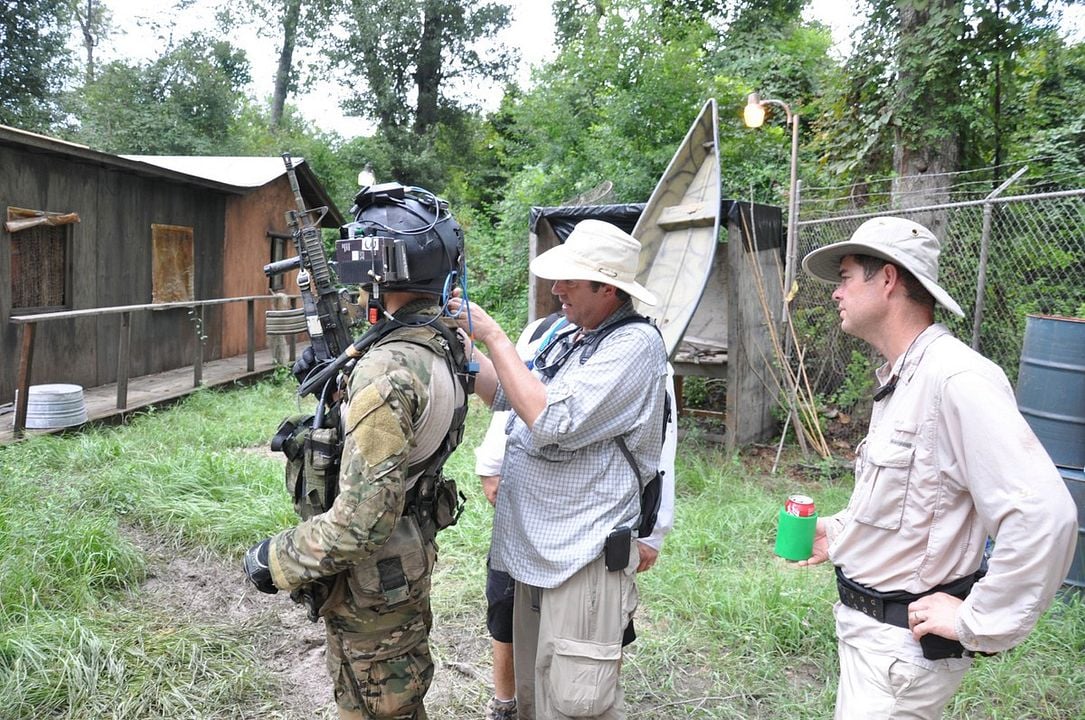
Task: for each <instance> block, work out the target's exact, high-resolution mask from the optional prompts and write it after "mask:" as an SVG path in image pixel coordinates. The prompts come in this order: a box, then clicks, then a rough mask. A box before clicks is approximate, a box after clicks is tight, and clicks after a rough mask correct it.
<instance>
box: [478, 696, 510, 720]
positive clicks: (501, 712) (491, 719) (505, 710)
mask: <svg viewBox="0 0 1085 720" xmlns="http://www.w3.org/2000/svg"><path fill="white" fill-rule="evenodd" d="M485 719H486V720H516V698H513V699H512V700H498V699H497V698H496V697H491V698H490V702H488V703H486V716H485Z"/></svg>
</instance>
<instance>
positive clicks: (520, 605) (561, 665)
mask: <svg viewBox="0 0 1085 720" xmlns="http://www.w3.org/2000/svg"><path fill="white" fill-rule="evenodd" d="M629 555H630V560H629V565H628V567H626V569H625V570H623V571H615V572H611V571H608V570H607V569H606V565H605V563H604V560H603V557H602V556H600V557H598V558H597V559H595V560H593V561H592V562H590V563H588V564H587V565H586V566H584V567H583V568H581V569H580V570H578V571H577V572H576V574H574V575H573V576H572V577H571V578H569V579H568V580H566V581H565V582H564V583H562V584H561V585H559V586H558V587H556V588H553V589H543V590H539V589H536V588H532V587H531V586H528V585H524V584H523V583H519V582H518V583H516V599H515V603H514V606H513V639H512V646H513V655H514V662H515V666H516V702H517V708H518V716H519V719H520V720H535V718H538V720H565V718H598V719H599V720H623V719H624V718H625V700H624V696H623V694H622V688H621V684H620V682H619V673H620V670H621V663H622V635H623V633H624V631H625V628H626V626H627V625H628V624H629V621H630V619H631V618H632V617H633V612H634V611H635V610H636V608H637V584H636V579H635V577H636V569H637V565H638V563H639V562H640V560H639V556H638V552H637V543H636V540H633V541H632V546H631V548H630V553H629ZM533 595H534V597H535V598H536V599H537V600H538V605H539V608H538V611H536V610H534V609H533V608H532V603H533Z"/></svg>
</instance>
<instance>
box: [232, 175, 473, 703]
mask: <svg viewBox="0 0 1085 720" xmlns="http://www.w3.org/2000/svg"><path fill="white" fill-rule="evenodd" d="M397 187H398V186H397ZM428 197H430V198H432V196H428ZM386 200H387V202H384V203H381V202H375V203H374V204H372V205H370V206H369V207H368V208H363V209H362V210H360V211H359V213H358V216H357V217H358V220H357V222H356V223H355V224H354V227H353V232H354V233H359V234H360V233H361V232H365V233H367V234H371V235H373V236H374V237H375V238H377V237H378V236H379V241H380V242H385V241H386V242H387V243H388V244H389V246H390V247H391V246H392V245H393V243H395V244H397V245H403V246H404V247H405V248H406V252H405V253H404V254H399V253H392V252H384V253H380V252H375V253H373V255H374V256H383V258H384V259H383V260H381V259H379V258H375V257H369V258H367V260H366V261H367V262H369V263H371V264H372V265H373V267H371V270H373V272H372V276H375V277H378V278H388V277H393V278H394V277H397V276H398V277H403V276H409V278H410V280H409V281H401V282H394V281H392V282H386V283H380V284H378V285H376V286H374V284H373V283H372V282H370V283H368V284H366V285H364V286H363V287H365V289H367V291H368V292H369V293H370V298H371V302H370V308H371V309H374V308H376V309H377V310H378V312H379V313H381V314H382V315H383V317H384V319H383V320H382V321H381V322H380V323H377V324H376V325H375V326H374V328H372V329H371V330H370V331H369V332H368V333H367V335H369V334H370V333H377V334H378V335H379V337H378V338H377V339H376V340H375V341H373V342H371V343H370V344H368V345H367V346H366V347H365V350H364V354H362V355H361V357H360V358H359V359H358V360H357V362H356V364H355V366H354V367H353V369H352V370H351V371H350V372H349V376H348V377H347V379H346V387H345V391H346V400H345V402H344V403H343V404H342V405H341V406H339V407H338V411H339V414H340V417H341V420H340V423H339V427H340V430H341V432H342V438H343V444H342V459H341V465H340V470H339V475H338V494H337V495H336V496H335V497H334V501H332V502H330V507H328V509H327V510H326V511H324V512H306V510H305V503H304V501H302V502H301V503H300V504H298V503H296V504H297V505H298V510H299V512H300V513H301V514H302V516H303V518H304V517H306V515H309V517H308V519H305V520H304V522H302V523H300V524H299V525H297V526H296V527H293V528H290V529H288V530H284V531H283V532H281V533H279V534H278V535H275V536H274V537H272V538H269V539H267V540H264V541H262V542H261V543H258V544H257V545H255V546H254V547H253V548H252V549H250V551H249V553H248V555H247V556H246V562H245V568H246V572H247V573H248V575H249V578H250V580H252V581H253V582H254V584H256V586H257V587H258V588H259V589H261V590H263V591H265V592H275V591H276V590H278V589H282V590H288V591H293V592H292V597H294V598H295V599H296V600H299V601H301V599H305V600H306V601H307V602H311V601H312V597H313V596H316V597H317V598H319V599H318V600H317V601H316V605H317V606H319V607H318V612H319V615H320V616H321V617H323V618H324V624H325V628H326V632H327V664H328V670H329V672H330V673H331V676H332V681H333V684H334V687H335V700H336V704H337V705H338V707H339V716H340V718H343V719H349V720H385V719H392V718H396V719H400V718H402V719H404V720H406V719H413V720H424V719H425V718H426V717H427V715H426V711H425V707H424V705H423V698H424V696H425V694H426V691H427V690H428V688H429V685H430V681H431V680H432V678H433V662H432V660H431V657H430V651H429V644H428V636H429V630H430V626H431V624H432V621H433V616H432V612H431V610H430V576H431V574H432V571H433V566H434V563H435V562H436V559H437V545H436V543H435V541H434V536H435V534H436V531H437V530H438V529H439V528H440V527H444V526H446V525H448V524H451V523H452V522H455V515H456V514H458V500H457V495H458V494H457V493H456V491H455V488H454V484H452V483H451V481H448V480H447V479H445V478H444V477H443V476H442V475H441V466H442V465H443V464H444V461H445V459H447V457H448V455H449V454H450V453H451V452H452V450H453V449H455V447H456V444H457V443H458V442H459V439H460V436H461V435H462V426H463V420H464V416H465V414H466V397H467V392H468V387H467V383H466V379H465V374H464V372H463V371H464V364H465V363H464V356H463V349H462V346H461V345H460V343H459V339H458V338H457V337H456V335H455V334H454V333H452V332H451V331H450V330H448V329H447V328H445V327H444V326H443V325H442V321H441V318H440V317H439V315H440V308H439V301H438V298H439V294H440V293H441V291H442V289H443V288H444V287H446V286H447V284H448V280H449V276H450V274H454V273H458V272H461V271H462V251H463V235H462V231H461V230H460V228H459V226H458V225H456V223H455V221H454V220H452V218H451V216H450V215H448V214H447V210H445V209H444V208H443V207H442V206H441V204H440V202H439V201H437V200H436V199H435V198H434V202H435V204H436V206H437V212H436V213H433V212H431V209H430V208H429V206H428V205H426V204H425V203H424V202H421V203H420V202H418V201H417V200H414V199H412V197H411V196H410V193H409V192H408V193H407V194H406V195H405V196H404V197H400V198H396V197H393V198H390V199H387V198H386ZM442 211H443V214H442ZM435 217H436V218H437V220H434V218H435ZM404 257H405V259H406V260H407V263H408V265H409V268H398V269H397V268H394V267H391V266H389V267H384V266H383V263H384V262H389V261H393V262H394V261H397V260H398V259H399V258H404ZM346 270H347V271H348V272H344V270H343V269H341V270H340V276H341V277H343V276H344V275H349V274H350V273H349V268H346ZM408 271H409V272H408ZM365 340H366V337H365V336H363V338H362V340H359V341H358V343H355V346H356V347H357V346H358V345H361V344H364V341H365ZM288 476H289V471H288ZM295 482H304V481H303V480H299V479H297V478H295ZM290 483H291V480H290V478H289V477H288V485H289V484H290ZM291 489H292V490H296V488H293V487H292V488H291ZM304 495H305V493H297V494H295V499H297V498H298V497H299V496H304ZM317 509H318V510H319V508H317ZM324 596H326V599H325V597H324ZM321 601H323V602H321Z"/></svg>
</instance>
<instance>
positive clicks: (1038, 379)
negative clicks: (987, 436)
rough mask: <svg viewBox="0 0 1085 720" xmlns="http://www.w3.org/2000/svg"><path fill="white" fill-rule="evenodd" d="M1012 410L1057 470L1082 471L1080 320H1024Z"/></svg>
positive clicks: (1084, 351)
mask: <svg viewBox="0 0 1085 720" xmlns="http://www.w3.org/2000/svg"><path fill="white" fill-rule="evenodd" d="M1017 407H1018V409H1019V410H1020V411H1021V414H1022V415H1024V416H1025V420H1027V421H1028V424H1029V425H1030V426H1032V430H1033V432H1035V433H1036V437H1038V438H1039V439H1040V442H1041V443H1043V446H1044V448H1045V449H1046V450H1047V453H1048V455H1050V456H1051V459H1052V460H1054V461H1055V464H1056V465H1059V466H1061V467H1068V468H1074V469H1079V470H1080V469H1081V468H1082V467H1083V466H1085V319H1083V318H1065V317H1054V316H1049V315H1029V316H1028V318H1027V319H1026V321H1025V341H1024V344H1023V345H1022V347H1021V368H1020V371H1019V372H1018V376H1017Z"/></svg>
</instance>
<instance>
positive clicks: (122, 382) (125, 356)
mask: <svg viewBox="0 0 1085 720" xmlns="http://www.w3.org/2000/svg"><path fill="white" fill-rule="evenodd" d="M275 298H276V296H275V295H246V296H242V297H232V298H216V299H214V300H192V301H189V302H171V303H148V304H145V305H117V306H114V307H104V308H87V309H85V310H66V311H62V312H51V313H39V314H37V315H13V316H12V317H11V322H12V323H13V324H15V325H19V326H21V328H20V329H21V334H22V339H21V343H20V349H19V375H18V377H17V379H16V386H17V387H18V397H17V398H16V401H15V424H14V433H15V436H16V437H21V436H22V434H23V431H24V430H25V429H26V412H27V407H28V404H29V397H30V376H31V367H32V366H33V363H34V336H35V334H36V332H37V326H38V324H39V323H43V322H49V321H50V320H67V319H71V318H86V317H101V316H104V315H120V316H121V325H120V332H119V336H120V337H119V339H118V351H117V409H118V410H123V409H124V408H126V407H127V406H128V368H129V348H130V346H131V339H132V324H131V318H132V313H133V312H139V311H143V310H149V311H155V310H170V309H176V308H189V309H196V311H197V313H198V315H199V322H196V323H193V326H194V329H195V342H196V357H195V360H194V362H193V366H192V375H193V378H192V382H193V386H194V387H198V386H199V385H200V383H201V381H202V380H203V342H202V339H201V337H200V335H201V333H202V332H203V327H204V309H205V308H206V307H208V306H210V305H225V304H227V303H234V302H244V303H246V304H247V306H248V317H247V328H248V358H247V364H246V369H247V370H248V371H249V372H252V371H253V370H254V369H255V367H256V310H255V304H256V302H257V301H260V300H264V301H269V302H270V301H273V300H275ZM294 299H295V298H290V301H291V304H293V302H294Z"/></svg>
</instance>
